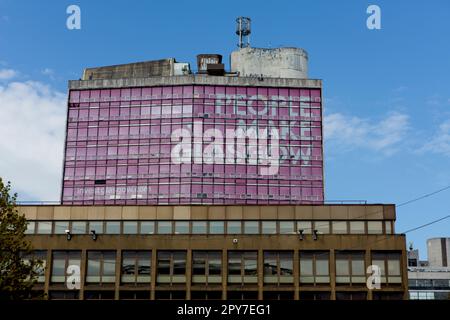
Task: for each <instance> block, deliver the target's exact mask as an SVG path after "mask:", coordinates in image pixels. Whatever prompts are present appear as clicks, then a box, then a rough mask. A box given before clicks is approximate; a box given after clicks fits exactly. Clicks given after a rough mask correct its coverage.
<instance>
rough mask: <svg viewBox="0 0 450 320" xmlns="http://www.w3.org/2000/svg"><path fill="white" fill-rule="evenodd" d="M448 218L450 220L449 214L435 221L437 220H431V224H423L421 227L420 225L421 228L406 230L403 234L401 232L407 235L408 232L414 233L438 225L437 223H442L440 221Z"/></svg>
mask: <svg viewBox="0 0 450 320" xmlns="http://www.w3.org/2000/svg"><path fill="white" fill-rule="evenodd" d="M448 218H450V214H449V215H446V216H445V217H442V218H439V219H437V220H433V221H431V222H428V223H425V224H423V225H421V226H418V227H415V228H412V229H409V230H406V231H404V232H402V233H408V232H412V231H416V230H419V229H422V228H425V227H428V226H429V225H432V224H435V223H438V222H440V221H442V220H445V219H448Z"/></svg>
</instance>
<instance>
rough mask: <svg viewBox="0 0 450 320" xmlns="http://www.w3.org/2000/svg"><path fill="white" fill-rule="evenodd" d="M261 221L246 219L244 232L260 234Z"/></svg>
mask: <svg viewBox="0 0 450 320" xmlns="http://www.w3.org/2000/svg"><path fill="white" fill-rule="evenodd" d="M258 233H259V221H244V234H258Z"/></svg>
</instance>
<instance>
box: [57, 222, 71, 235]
mask: <svg viewBox="0 0 450 320" xmlns="http://www.w3.org/2000/svg"><path fill="white" fill-rule="evenodd" d="M66 230H69V221H55V231H54V232H55V234H65V233H66Z"/></svg>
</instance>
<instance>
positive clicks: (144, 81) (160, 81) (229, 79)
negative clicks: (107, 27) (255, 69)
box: [69, 74, 322, 90]
mask: <svg viewBox="0 0 450 320" xmlns="http://www.w3.org/2000/svg"><path fill="white" fill-rule="evenodd" d="M180 85H222V86H248V87H281V88H283V87H284V88H322V80H320V79H294V78H264V77H263V78H258V77H238V76H212V75H205V74H191V75H183V76H155V77H147V78H123V79H99V80H70V81H69V90H83V89H108V88H127V87H151V86H180Z"/></svg>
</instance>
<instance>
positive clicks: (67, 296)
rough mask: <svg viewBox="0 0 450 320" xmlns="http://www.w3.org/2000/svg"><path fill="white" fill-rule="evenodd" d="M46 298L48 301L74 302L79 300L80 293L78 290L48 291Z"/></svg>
mask: <svg viewBox="0 0 450 320" xmlns="http://www.w3.org/2000/svg"><path fill="white" fill-rule="evenodd" d="M48 298H49V299H50V300H76V299H80V291H78V290H61V291H49V293H48Z"/></svg>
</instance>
